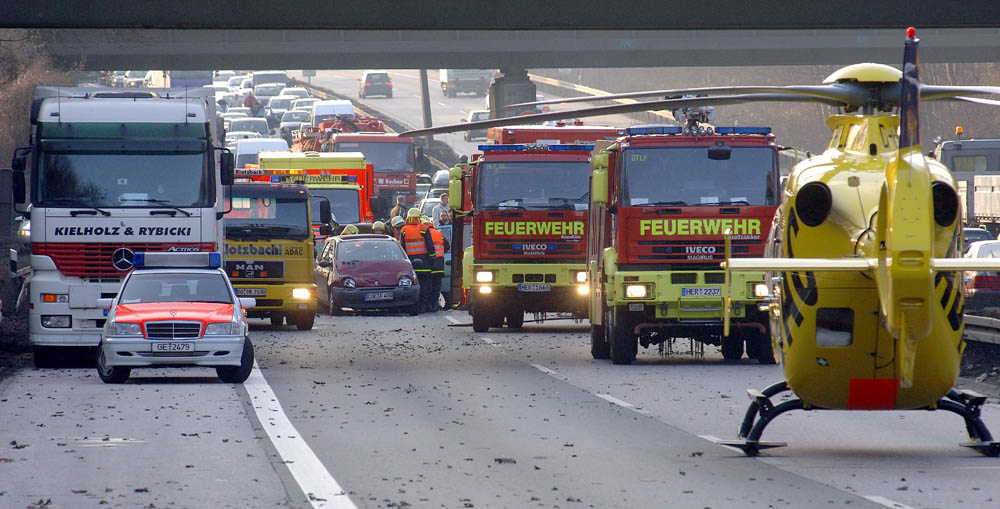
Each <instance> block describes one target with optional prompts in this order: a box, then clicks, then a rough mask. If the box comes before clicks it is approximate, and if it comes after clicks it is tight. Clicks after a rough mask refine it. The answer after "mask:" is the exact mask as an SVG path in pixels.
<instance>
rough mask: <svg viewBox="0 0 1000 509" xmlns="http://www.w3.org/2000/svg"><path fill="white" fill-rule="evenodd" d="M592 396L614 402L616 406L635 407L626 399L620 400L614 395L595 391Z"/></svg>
mask: <svg viewBox="0 0 1000 509" xmlns="http://www.w3.org/2000/svg"><path fill="white" fill-rule="evenodd" d="M594 396H597V397H598V398H601V399H603V400H604V401H607V402H609V403H614V404H616V405H618V406H620V407H622V408H629V409H631V408H635V405H633V404H632V403H629V402H628V401H624V400H620V399H618V398H616V397H614V396H612V395H610V394H599V393H595V394H594Z"/></svg>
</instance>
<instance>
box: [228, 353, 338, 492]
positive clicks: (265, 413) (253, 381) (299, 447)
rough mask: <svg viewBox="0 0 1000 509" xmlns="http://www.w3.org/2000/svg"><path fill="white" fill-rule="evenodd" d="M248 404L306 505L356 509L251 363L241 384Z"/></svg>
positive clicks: (262, 375)
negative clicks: (295, 483) (304, 499)
mask: <svg viewBox="0 0 1000 509" xmlns="http://www.w3.org/2000/svg"><path fill="white" fill-rule="evenodd" d="M243 387H245V388H246V390H247V393H248V394H249V395H250V402H251V403H252V404H253V410H254V412H255V413H256V414H257V419H258V420H260V423H261V425H262V426H263V427H264V431H265V432H267V436H268V438H270V439H271V443H272V444H274V448H275V449H276V450H277V451H278V455H279V456H281V459H282V462H283V463H284V464H285V466H287V467H288V470H289V471H290V472H291V474H292V477H294V478H295V482H297V483H299V487H300V488H302V492H303V493H305V494H306V496H307V497H308V498H309V503H310V504H311V505H312V507H315V508H317V509H318V508H336V509H357V506H356V505H354V502H352V501H351V499H350V497H348V496H347V493H346V492H345V491H344V489H343V488H341V487H340V484H337V480H336V479H334V478H333V476H332V475H330V472H329V471H327V469H326V467H324V466H323V463H322V462H321V461H320V460H319V458H317V457H316V453H314V452H313V450H312V449H310V448H309V445H308V444H306V442H305V440H303V439H302V438H301V436H300V435H299V432H298V430H296V429H295V426H293V425H292V422H291V421H290V420H288V416H287V415H285V411H284V410H282V408H281V403H280V402H278V398H277V396H275V395H274V391H273V390H271V386H270V385H268V384H267V380H265V379H264V374H263V373H261V372H260V369H259V368H258V367H257V362H256V361H254V363H253V371H251V372H250V378H248V379H247V381H246V382H244V383H243Z"/></svg>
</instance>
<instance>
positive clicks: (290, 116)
mask: <svg viewBox="0 0 1000 509" xmlns="http://www.w3.org/2000/svg"><path fill="white" fill-rule="evenodd" d="M281 121H282V122H308V121H309V113H308V112H305V111H286V112H285V113H283V114H282V115H281Z"/></svg>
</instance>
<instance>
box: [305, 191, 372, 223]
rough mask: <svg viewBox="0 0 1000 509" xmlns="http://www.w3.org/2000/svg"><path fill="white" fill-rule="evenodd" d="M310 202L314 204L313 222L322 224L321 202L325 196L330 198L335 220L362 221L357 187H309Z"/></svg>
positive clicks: (345, 221) (342, 221)
mask: <svg viewBox="0 0 1000 509" xmlns="http://www.w3.org/2000/svg"><path fill="white" fill-rule="evenodd" d="M309 196H311V197H312V198H311V199H310V200H309V202H310V203H311V204H312V205H311V207H312V222H313V224H320V217H319V203H320V202H321V201H323V198H326V199H327V200H330V212H332V213H333V220H334V221H336V222H338V223H340V224H351V223H357V222H359V221H361V211H360V210H359V209H358V207H359V206H360V205H359V204H360V201H359V200H360V198H359V197H358V190H357V189H322V188H315V187H311V188H309Z"/></svg>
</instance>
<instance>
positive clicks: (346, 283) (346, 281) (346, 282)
mask: <svg viewBox="0 0 1000 509" xmlns="http://www.w3.org/2000/svg"><path fill="white" fill-rule="evenodd" d="M341 282H342V283H343V284H344V288H356V287H357V286H358V283H356V282H355V281H354V280H353V279H351V278H349V277H345V278H344V280H343V281H341Z"/></svg>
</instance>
